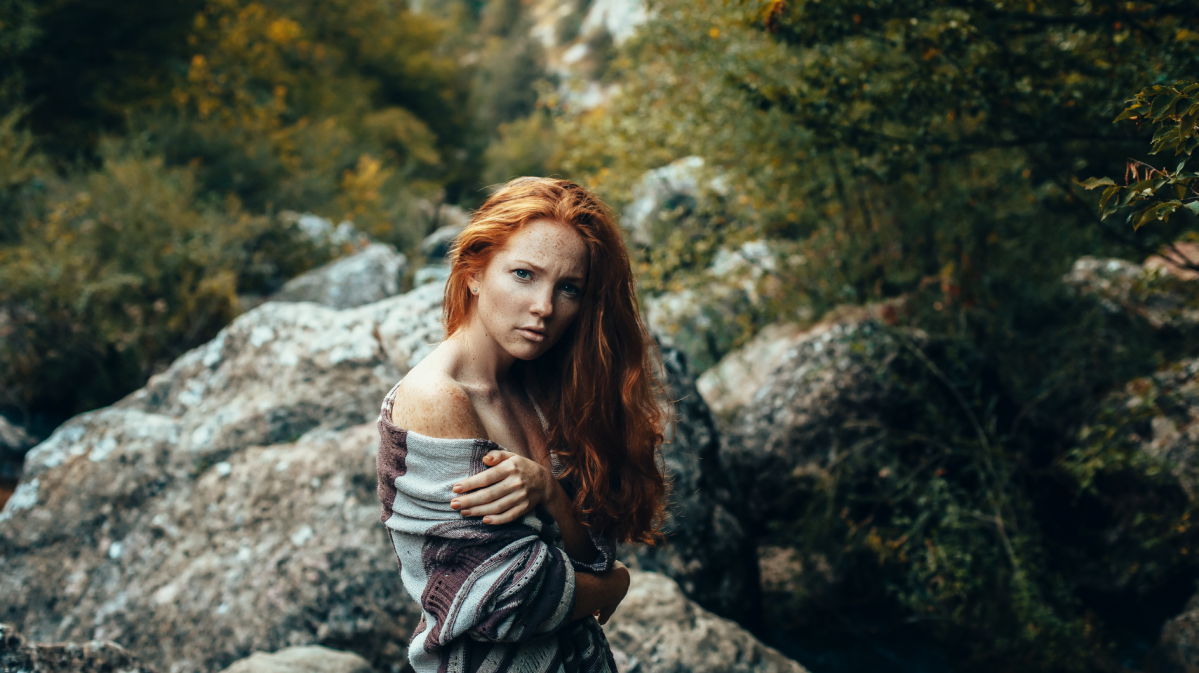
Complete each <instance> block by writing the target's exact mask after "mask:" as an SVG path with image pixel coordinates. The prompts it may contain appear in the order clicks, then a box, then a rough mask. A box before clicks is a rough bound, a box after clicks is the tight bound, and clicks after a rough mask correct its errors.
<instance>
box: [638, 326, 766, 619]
mask: <svg viewBox="0 0 1199 673" xmlns="http://www.w3.org/2000/svg"><path fill="white" fill-rule="evenodd" d="M662 362H663V365H664V366H665V370H666V375H667V384H668V386H669V390H668V396H669V397H670V399H671V400H675V402H674V411H675V417H676V419H677V420H676V422H675V423H674V424H673V426H672V427H671V428H670V433H669V441H668V443H667V444H666V445H665V446H664V447H663V457H664V458H665V463H666V469H667V472H668V473H669V474H670V479H671V496H670V506H669V509H668V514H667V520H666V524H665V526H664V527H663V532H664V533H665V536H666V541H665V544H663V545H661V546H659V547H655V548H643V547H630V548H628V549H626V550H624V552H625V553H624V554H623V556H622V557H623V558H627V559H629V560H628V561H627V563H629V564H630V566H632V567H637V568H641V569H644V570H655V571H658V572H661V573H664V574H665V575H667V576H669V577H671V578H673V579H674V580H675V581H677V582H678V583H679V584H680V585H681V586H682V587H683V590H684V591H685V592H686V594H687V595H688V596H690V597H691V598H692V599H694V600H696V601H697V602H699V604H700V605H703V606H704V607H706V608H708V609H709V610H712V611H714V612H717V613H719V614H721V615H724V616H726V617H731V618H733V619H737V620H738V621H741V622H742V623H747V624H751V625H754V626H757V624H756V620H757V618H758V617H759V615H760V612H759V610H758V607H759V592H758V578H757V560H756V558H755V557H754V553H753V544H751V542H750V540H749V537H748V535H747V533H746V530H745V528H744V526H742V524H741V522H740V521H739V520H738V518H737V516H736V515H735V514H734V512H733V511H732V509H731V507H735V506H736V505H734V504H732V503H733V502H734V500H735V497H734V493H735V492H736V485H735V484H734V483H733V481H732V480H731V479H730V478H729V475H728V473H727V471H726V470H725V469H723V467H722V465H721V462H720V460H721V459H720V453H719V452H720V442H719V437H718V435H717V433H716V427H715V424H714V423H713V421H712V416H711V414H710V413H709V412H708V407H707V405H706V404H705V403H704V400H703V398H702V397H700V396H699V393H698V392H697V391H696V389H695V376H694V374H693V373H692V372H691V370H690V368H689V367H688V366H687V360H686V356H685V355H684V354H683V353H682V352H681V351H679V350H677V349H673V348H663V349H662Z"/></svg>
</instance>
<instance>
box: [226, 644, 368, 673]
mask: <svg viewBox="0 0 1199 673" xmlns="http://www.w3.org/2000/svg"><path fill="white" fill-rule="evenodd" d="M224 673H373V669H372V668H371V665H370V662H368V661H367V660H366V659H363V658H362V657H360V656H358V655H357V654H354V653H353V652H341V651H339V650H331V649H329V648H327V647H321V646H320V645H308V646H305V647H288V648H286V649H282V650H279V651H278V652H275V653H273V654H267V653H266V652H255V653H254V654H251V655H250V656H248V657H246V658H245V659H241V660H239V661H236V662H234V663H233V665H232V666H230V667H229V668H226V669H225V670H224Z"/></svg>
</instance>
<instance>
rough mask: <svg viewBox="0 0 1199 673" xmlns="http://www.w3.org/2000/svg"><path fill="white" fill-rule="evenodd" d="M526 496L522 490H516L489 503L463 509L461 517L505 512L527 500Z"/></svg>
mask: <svg viewBox="0 0 1199 673" xmlns="http://www.w3.org/2000/svg"><path fill="white" fill-rule="evenodd" d="M488 490H491V489H488ZM527 496H528V494H527V493H526V492H525V491H524V489H518V490H516V491H513V492H511V493H508V494H507V495H505V496H503V497H501V498H497V499H495V500H493V501H491V502H486V503H484V504H481V505H477V506H472V507H470V508H469V509H463V510H462V516H486V515H488V514H499V513H501V512H507V511H508V510H510V509H512V508H513V507H516V504H517V503H519V502H522V501H526V500H528V497H527Z"/></svg>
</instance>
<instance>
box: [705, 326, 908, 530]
mask: <svg viewBox="0 0 1199 673" xmlns="http://www.w3.org/2000/svg"><path fill="white" fill-rule="evenodd" d="M845 320H846V321H845V322H835V323H832V324H827V323H826V324H822V325H818V326H817V327H815V328H813V329H811V330H809V331H807V332H804V333H803V334H801V335H798V336H797V337H795V339H794V341H793V342H792V343H791V345H790V348H788V349H787V350H786V351H785V352H783V353H782V354H781V356H778V364H777V366H776V367H775V368H774V370H773V371H772V372H771V373H770V374H769V375H768V376H767V377H766V379H765V382H764V383H763V384H762V385H761V386H760V387H759V388H758V389H757V390H756V391H755V392H754V394H753V396H752V397H751V398H750V400H749V402H748V403H747V404H745V406H744V407H743V408H742V410H741V411H740V412H739V413H738V414H736V415H735V416H734V417H733V418H732V419H731V421H730V422H729V423H728V425H727V427H723V428H722V431H723V442H722V446H721V450H720V453H721V462H722V464H723V465H724V466H725V467H726V468H727V469H728V470H729V471H730V472H731V474H732V478H733V479H734V480H735V482H736V483H737V485H738V488H739V493H740V494H742V496H741V497H739V498H738V499H739V500H741V501H742V502H744V503H745V507H744V509H743V510H741V511H739V512H738V514H739V515H741V516H742V517H743V519H744V520H745V522H746V523H747V524H749V525H751V526H757V525H760V524H761V523H762V522H764V521H765V520H766V519H767V518H768V516H770V515H771V513H778V512H786V511H789V510H788V507H790V506H792V504H793V501H792V498H793V497H794V496H795V495H796V494H797V493H800V492H802V491H803V490H804V488H805V485H806V484H807V483H808V481H809V480H810V479H812V478H818V477H819V476H820V475H821V474H823V473H824V472H825V470H826V469H827V467H828V465H829V463H830V461H832V460H835V459H836V458H837V456H838V454H839V452H842V451H845V450H847V449H849V447H851V446H852V445H853V444H854V442H856V441H858V440H859V439H860V438H861V437H863V436H865V434H866V433H868V432H871V429H870V427H869V425H870V423H872V422H876V421H877V420H878V419H879V418H880V417H881V416H883V414H885V413H886V410H887V408H888V406H889V403H890V400H891V398H892V391H891V388H890V386H889V384H888V377H887V375H886V371H887V367H888V365H889V363H890V361H891V359H892V357H893V355H894V354H895V352H896V350H897V348H898V345H897V344H896V343H895V341H894V340H893V338H892V337H891V336H890V335H889V334H888V333H887V332H886V330H885V329H884V328H883V327H882V326H881V325H880V324H879V323H877V322H875V321H874V320H873V319H871V318H869V317H868V314H865V313H858V314H853V315H851V316H849V317H847V318H846V319H845ZM750 493H752V494H753V497H752V498H751V497H747V496H748V494H750Z"/></svg>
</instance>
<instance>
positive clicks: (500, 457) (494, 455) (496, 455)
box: [483, 449, 516, 466]
mask: <svg viewBox="0 0 1199 673" xmlns="http://www.w3.org/2000/svg"><path fill="white" fill-rule="evenodd" d="M515 456H516V454H515V453H512V452H511V451H504V450H502V449H496V450H494V451H488V452H487V455H485V456H483V463H484V464H486V465H492V466H495V465H499V464H500V463H502V462H504V461H505V460H508V459H509V458H514V457H515Z"/></svg>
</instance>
